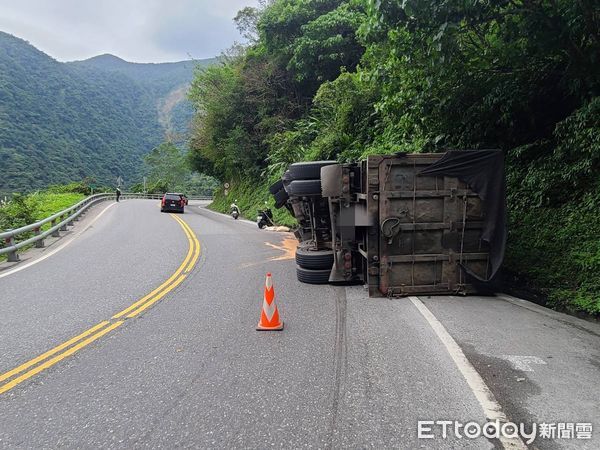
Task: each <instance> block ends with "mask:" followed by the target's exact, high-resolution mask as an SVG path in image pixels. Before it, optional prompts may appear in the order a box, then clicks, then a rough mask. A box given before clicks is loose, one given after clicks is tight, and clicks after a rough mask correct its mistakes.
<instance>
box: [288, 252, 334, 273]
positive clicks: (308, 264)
mask: <svg viewBox="0 0 600 450" xmlns="http://www.w3.org/2000/svg"><path fill="white" fill-rule="evenodd" d="M296 264H297V265H298V266H299V267H302V268H303V269H313V270H324V269H327V270H329V271H331V267H332V266H333V250H310V249H309V248H306V247H298V248H297V249H296Z"/></svg>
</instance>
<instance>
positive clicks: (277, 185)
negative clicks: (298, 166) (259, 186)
mask: <svg viewBox="0 0 600 450" xmlns="http://www.w3.org/2000/svg"><path fill="white" fill-rule="evenodd" d="M281 189H283V180H279V181H278V182H277V183H275V184H273V185H272V186H270V187H269V192H270V193H271V194H273V195H275V194H277V193H278V192H279V191H280V190H281Z"/></svg>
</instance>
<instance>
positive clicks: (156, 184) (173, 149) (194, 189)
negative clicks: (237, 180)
mask: <svg viewBox="0 0 600 450" xmlns="http://www.w3.org/2000/svg"><path fill="white" fill-rule="evenodd" d="M143 173H144V175H145V177H146V189H145V191H146V193H148V194H164V193H165V192H182V193H185V194H187V195H188V196H190V195H206V196H211V195H213V192H214V191H215V189H216V188H217V186H218V183H217V180H215V179H214V178H212V177H210V176H208V175H204V174H200V173H197V172H193V170H192V168H191V166H190V164H189V159H188V154H187V153H186V152H183V151H182V150H181V149H179V148H178V147H177V146H176V145H174V144H173V143H170V142H164V143H162V144H161V145H159V146H158V147H156V148H155V149H153V150H152V151H151V152H150V153H148V154H147V155H146V156H144V169H143ZM131 190H132V192H143V191H144V185H143V183H137V184H135V185H133V186H132V187H131Z"/></svg>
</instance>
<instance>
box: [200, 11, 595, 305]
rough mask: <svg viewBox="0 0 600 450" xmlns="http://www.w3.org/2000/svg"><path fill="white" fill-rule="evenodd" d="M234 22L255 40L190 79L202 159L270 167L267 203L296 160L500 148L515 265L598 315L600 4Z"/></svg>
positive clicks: (265, 171)
mask: <svg viewBox="0 0 600 450" xmlns="http://www.w3.org/2000/svg"><path fill="white" fill-rule="evenodd" d="M236 22H237V23H238V25H239V26H240V27H241V28H242V31H243V32H244V33H245V35H247V36H249V37H251V38H252V44H251V45H250V46H249V47H248V48H247V49H245V50H244V51H238V53H237V54H236V55H234V56H230V57H229V58H227V59H224V60H223V61H221V64H220V65H219V66H215V67H212V68H210V69H209V70H206V71H203V72H200V73H198V75H197V76H196V78H195V80H194V81H193V83H192V90H191V95H190V98H191V99H192V101H193V103H194V106H195V108H196V111H197V113H196V119H195V126H194V134H193V137H192V150H193V161H194V164H195V166H196V167H197V168H198V169H201V170H204V171H207V172H210V173H211V174H213V175H215V176H217V177H218V178H220V179H222V180H227V181H231V182H232V185H235V183H236V182H237V183H238V184H239V185H241V186H245V185H248V183H249V182H250V180H252V179H260V178H257V177H259V176H260V175H264V177H263V178H262V179H263V180H264V181H263V182H262V183H260V184H261V185H262V187H261V188H260V189H255V190H254V191H252V192H253V194H252V195H253V196H255V193H256V192H261V193H263V195H264V196H265V197H264V198H265V199H266V198H267V193H266V189H265V186H266V185H267V184H268V181H267V180H268V179H269V178H270V179H274V178H275V177H276V176H278V175H280V174H281V172H282V170H283V169H284V167H285V166H286V165H287V164H288V163H290V162H294V161H298V160H312V159H324V158H337V159H340V160H348V159H358V158H362V157H365V156H366V155H368V154H374V153H392V152H396V151H408V152H423V151H434V152H436V151H443V150H445V149H448V148H473V149H478V148H501V149H503V150H504V151H505V153H506V159H507V177H508V181H509V198H508V200H509V209H510V219H511V220H510V222H511V225H510V236H509V247H508V255H507V259H506V268H507V271H508V272H509V273H511V274H512V275H511V276H513V277H515V279H518V280H520V282H521V283H525V284H526V285H527V286H528V287H530V288H533V289H534V290H536V291H538V292H542V293H544V294H547V295H548V297H549V299H550V301H551V303H552V304H554V305H556V306H564V307H567V308H574V309H580V310H585V311H588V312H591V313H600V270H599V269H600V267H599V261H600V243H599V235H600V229H599V228H598V223H600V222H599V219H600V216H599V214H598V211H599V209H600V176H599V174H600V124H599V120H600V114H599V112H600V100H598V92H599V90H600V70H599V69H598V67H600V66H599V62H600V61H599V60H598V59H599V57H600V34H599V33H600V32H599V30H600V5H599V4H598V2H596V1H594V0H578V1H571V0H553V1H549V0H532V1H530V0H527V1H526V0H498V1H494V2H490V1H484V0H469V1H463V0H429V1H425V0H403V1H399V0H345V1H344V0H335V1H334V0H274V1H273V2H269V3H267V4H266V6H264V5H263V8H262V9H260V10H257V9H251V8H250V9H249V8H246V9H244V10H243V11H241V12H240V13H239V14H238V17H236ZM234 194H235V195H240V194H244V191H243V190H242V191H240V192H239V193H238V192H235V193H233V192H232V193H231V195H230V196H229V199H223V200H221V203H223V205H225V204H226V203H227V202H228V201H230V200H231V199H232V198H231V197H232V195H234ZM249 195H250V193H248V196H249ZM254 203H256V202H254Z"/></svg>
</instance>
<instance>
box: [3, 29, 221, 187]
mask: <svg viewBox="0 0 600 450" xmlns="http://www.w3.org/2000/svg"><path fill="white" fill-rule="evenodd" d="M210 62H211V61H210V60H208V61H206V62H205V63H210ZM200 63H203V62H200ZM194 67H195V63H194V62H182V63H173V64H132V63H127V62H125V61H123V60H121V59H119V58H116V57H114V56H110V55H103V56H100V57H96V58H92V59H90V60H87V61H81V62H76V63H60V62H57V61H55V60H54V59H52V58H50V57H49V56H48V55H46V54H44V53H42V52H41V51H39V50H37V49H35V48H34V47H33V46H31V45H29V44H28V43H27V42H25V41H23V40H21V39H18V38H16V37H14V36H11V35H9V34H6V33H1V32H0V161H1V163H0V164H1V170H0V192H11V191H16V192H18V191H31V190H33V189H37V188H42V187H46V186H48V185H51V184H60V183H68V182H70V181H79V180H81V179H83V178H85V177H92V178H94V179H96V182H97V184H100V185H113V184H114V183H115V180H116V178H117V177H118V176H122V177H123V178H124V180H125V182H126V183H128V184H129V183H132V182H135V181H137V179H138V178H139V174H140V171H141V169H142V158H143V156H144V155H145V154H147V153H148V152H150V151H151V150H152V149H153V148H154V147H156V146H158V145H159V144H160V143H161V142H163V140H164V139H165V136H167V137H168V138H169V139H171V140H178V139H179V140H180V139H182V136H183V133H184V132H186V131H187V129H188V127H187V123H188V121H189V119H190V118H191V116H192V110H191V107H190V105H189V102H187V101H186V99H185V91H186V89H185V88H186V85H187V84H188V83H189V82H190V80H191V79H192V77H193V72H194Z"/></svg>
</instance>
